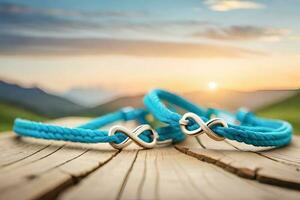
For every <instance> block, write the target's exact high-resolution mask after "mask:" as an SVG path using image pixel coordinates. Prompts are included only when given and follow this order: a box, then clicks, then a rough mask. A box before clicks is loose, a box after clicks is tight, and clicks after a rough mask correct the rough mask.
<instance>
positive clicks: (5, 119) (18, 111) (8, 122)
mask: <svg viewBox="0 0 300 200" xmlns="http://www.w3.org/2000/svg"><path fill="white" fill-rule="evenodd" d="M16 117H20V118H25V119H31V120H37V121H45V120H47V119H48V118H47V117H44V116H40V115H37V114H35V113H32V112H30V111H28V110H25V109H23V108H20V107H17V106H15V105H11V104H8V103H4V102H0V132H1V131H7V130H11V129H12V126H13V121H14V119H15V118H16Z"/></svg>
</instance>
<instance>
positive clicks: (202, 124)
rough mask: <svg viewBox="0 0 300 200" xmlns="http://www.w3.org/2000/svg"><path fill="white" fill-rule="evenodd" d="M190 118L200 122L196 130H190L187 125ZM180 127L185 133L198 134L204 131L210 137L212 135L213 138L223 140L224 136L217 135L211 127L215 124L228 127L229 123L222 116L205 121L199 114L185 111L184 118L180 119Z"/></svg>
mask: <svg viewBox="0 0 300 200" xmlns="http://www.w3.org/2000/svg"><path fill="white" fill-rule="evenodd" d="M189 119H193V120H194V121H195V122H196V123H197V124H199V126H200V127H199V128H198V129H196V130H191V131H190V130H188V129H187V125H188V122H189ZM179 124H180V129H181V131H182V132H183V133H185V134H186V135H190V136H196V135H200V134H203V133H206V134H207V136H208V137H210V138H211V139H213V140H216V141H221V140H224V139H225V138H224V137H221V136H219V135H217V134H216V133H215V132H213V131H212V130H211V129H210V127H211V126H214V125H222V126H223V127H226V128H227V127H228V124H227V122H226V121H225V120H223V119H221V118H213V119H211V120H209V121H208V122H206V123H205V122H204V121H203V120H202V119H201V118H200V117H199V116H198V115H196V114H195V113H191V112H189V113H185V114H184V115H183V116H182V118H181V119H180V120H179Z"/></svg>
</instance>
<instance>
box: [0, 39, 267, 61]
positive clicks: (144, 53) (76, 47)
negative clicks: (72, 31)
mask: <svg viewBox="0 0 300 200" xmlns="http://www.w3.org/2000/svg"><path fill="white" fill-rule="evenodd" d="M0 43H1V46H0V55H23V56H36V55H41V56H74V55H127V56H138V57H161V58H216V57H235V58H236V57H243V56H253V55H262V53H261V52H257V51H252V50H247V49H243V48H237V47H231V46H219V45H208V44H194V43H179V42H158V41H145V40H120V39H105V38H89V39H86V38H77V39H74V38H50V37H29V36H18V35H0Z"/></svg>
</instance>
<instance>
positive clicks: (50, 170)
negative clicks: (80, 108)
mask: <svg viewBox="0 0 300 200" xmlns="http://www.w3.org/2000/svg"><path fill="white" fill-rule="evenodd" d="M64 121H65V119H63V120H62V121H60V122H62V123H64ZM75 121H76V123H78V122H83V121H85V119H83V120H79V119H76V120H75ZM69 122H71V123H69ZM66 124H73V125H74V121H73V119H71V120H70V119H67V120H66ZM45 142H46V143H47V142H49V141H45V140H37V139H31V138H26V139H23V138H22V144H21V145H23V146H26V147H28V148H29V147H30V146H32V145H34V144H35V145H37V146H45V145H44V143H45ZM29 149H30V148H29ZM27 150H28V149H26V148H25V150H24V152H27ZM117 153H118V151H116V150H114V149H112V148H111V147H110V146H109V145H108V144H95V145H87V144H75V143H65V142H50V144H49V145H48V146H46V148H43V149H42V150H40V151H39V152H37V153H34V154H30V156H28V155H27V156H25V155H24V156H25V157H23V159H22V160H18V161H17V162H14V163H12V164H10V165H7V166H4V167H2V168H1V169H0V179H1V180H6V181H1V182H0V194H1V195H0V196H1V199H2V198H3V199H40V198H52V197H54V196H56V195H57V194H58V193H59V192H60V191H61V190H63V189H64V188H66V187H68V186H70V185H72V184H75V183H76V182H78V181H80V179H81V178H82V177H85V176H86V175H88V174H89V173H91V172H93V171H94V170H95V169H97V168H99V167H100V166H102V165H103V164H105V163H106V162H108V161H109V160H110V159H111V158H112V157H114V156H115V155H116V154H117Z"/></svg>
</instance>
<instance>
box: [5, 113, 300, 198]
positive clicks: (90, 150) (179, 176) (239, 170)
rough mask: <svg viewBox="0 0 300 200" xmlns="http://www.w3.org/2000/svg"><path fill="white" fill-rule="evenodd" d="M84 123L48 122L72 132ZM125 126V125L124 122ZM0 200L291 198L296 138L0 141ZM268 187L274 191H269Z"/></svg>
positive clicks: (299, 191)
mask: <svg viewBox="0 0 300 200" xmlns="http://www.w3.org/2000/svg"><path fill="white" fill-rule="evenodd" d="M84 121H86V119H84V118H65V119H61V120H58V121H56V122H53V123H56V124H61V125H66V126H74V125H77V124H80V123H82V122H84ZM127 125H128V126H132V124H131V125H130V124H127ZM0 150H1V154H0V199H5V200H6V199H55V198H58V199H63V200H64V199H224V198H225V197H226V198H228V199H299V197H300V187H299V185H300V170H299V169H300V154H299V153H300V152H299V151H300V139H299V138H298V137H295V138H294V140H293V142H292V144H291V145H290V146H288V147H285V148H282V149H275V150H266V149H264V148H255V147H252V146H248V145H244V144H240V143H237V142H233V141H222V142H216V141H213V140H211V139H209V138H207V137H206V136H200V137H198V138H189V139H187V140H186V141H185V142H183V143H181V144H178V145H176V146H170V147H166V148H157V149H152V150H142V149H141V148H139V147H137V146H136V145H134V144H132V145H130V146H129V147H128V148H126V149H124V150H122V151H117V150H114V149H113V148H111V147H110V146H109V145H108V144H77V143H69V142H54V141H46V140H37V139H32V138H21V137H16V136H15V135H14V134H3V135H0ZM274 185H276V186H274Z"/></svg>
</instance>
